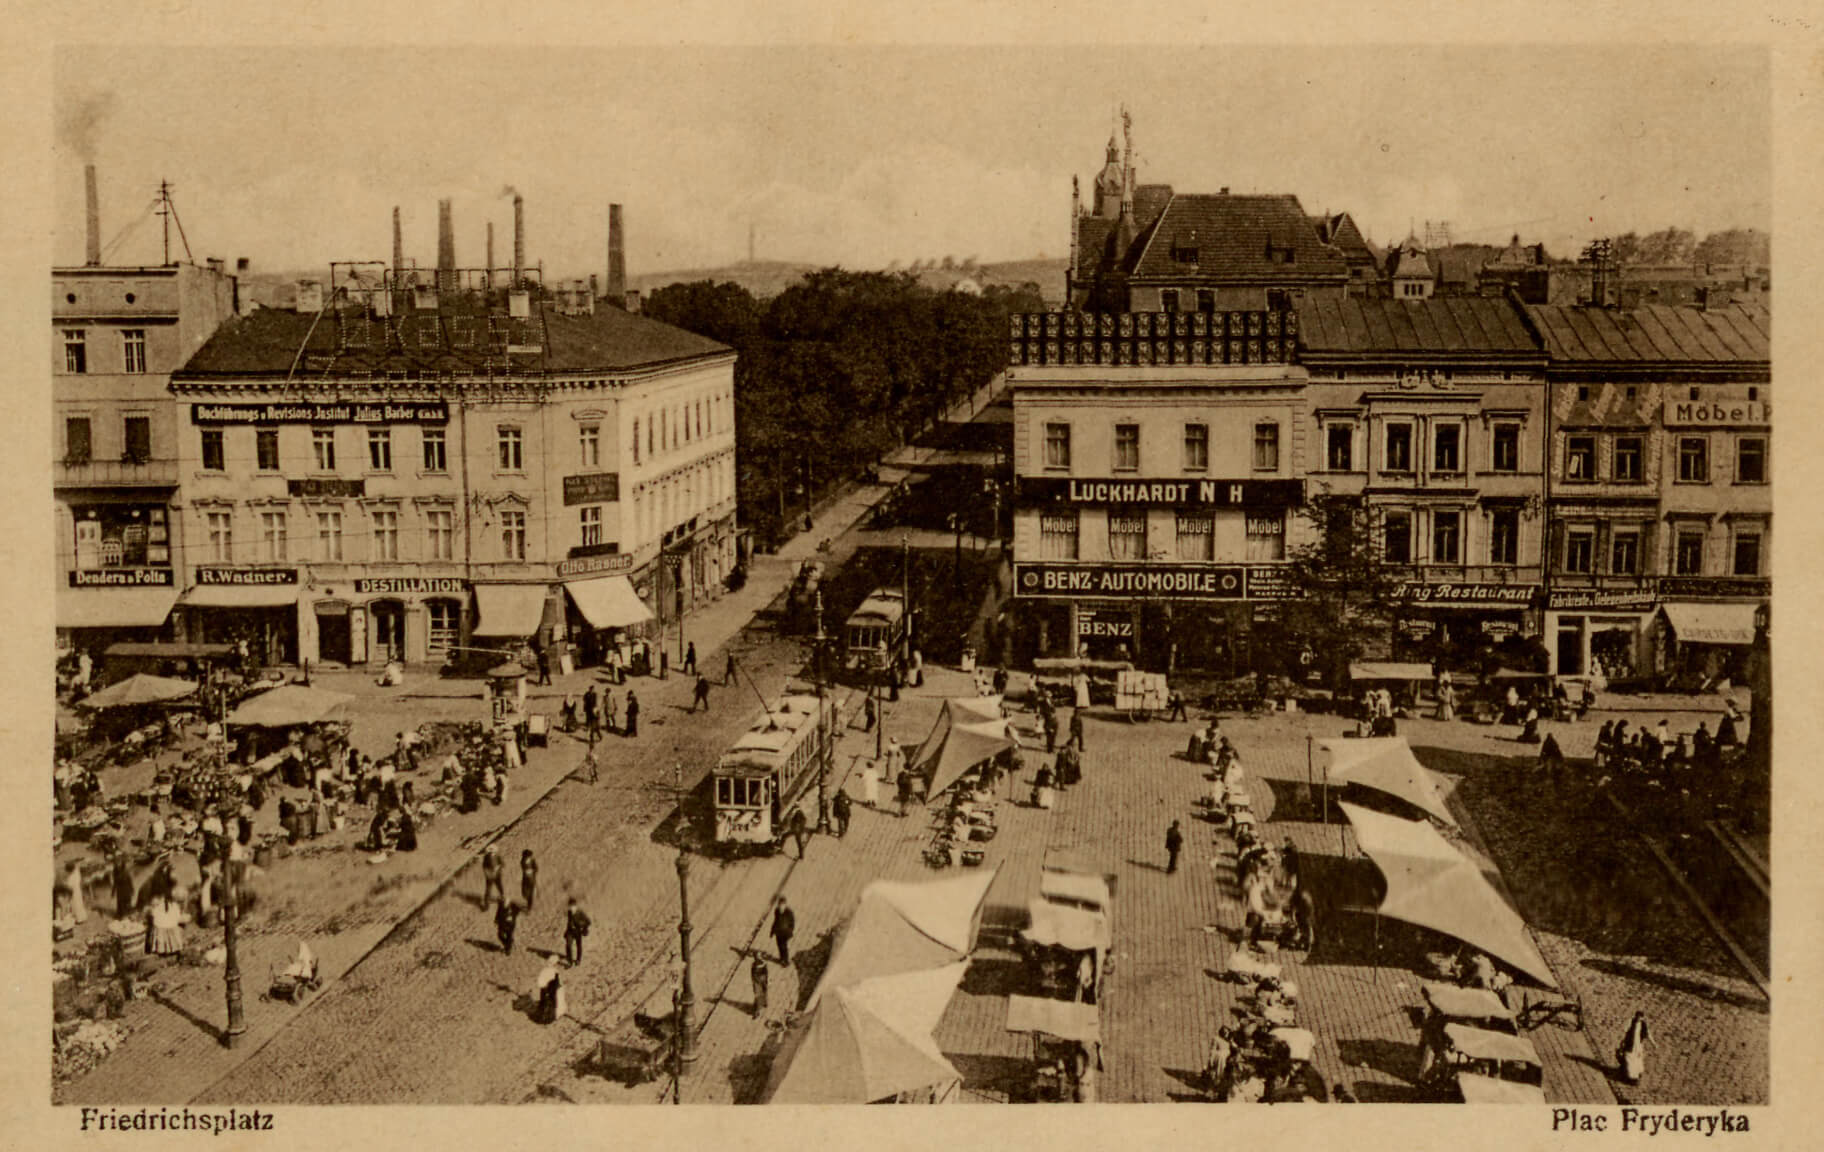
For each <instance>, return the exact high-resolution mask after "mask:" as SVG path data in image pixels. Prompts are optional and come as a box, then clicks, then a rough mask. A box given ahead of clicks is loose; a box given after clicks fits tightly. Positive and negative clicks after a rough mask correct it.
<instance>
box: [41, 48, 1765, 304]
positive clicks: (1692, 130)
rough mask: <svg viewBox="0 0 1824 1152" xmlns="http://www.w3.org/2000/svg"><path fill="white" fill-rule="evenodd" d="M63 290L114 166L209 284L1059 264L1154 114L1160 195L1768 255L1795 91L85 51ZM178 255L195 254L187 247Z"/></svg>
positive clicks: (1091, 66)
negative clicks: (443, 201) (1670, 231)
mask: <svg viewBox="0 0 1824 1152" xmlns="http://www.w3.org/2000/svg"><path fill="white" fill-rule="evenodd" d="M53 68H54V91H53V112H54V118H55V123H56V137H55V140H56V143H55V154H54V166H53V172H54V180H55V185H54V195H55V198H56V212H55V223H56V235H55V237H54V254H55V258H56V260H57V262H58V263H60V264H62V263H80V262H81V259H82V247H83V222H82V164H83V162H84V161H85V159H92V160H93V161H94V162H95V163H96V164H97V165H98V170H99V182H100V200H101V212H102V240H103V243H104V245H105V246H109V248H108V251H107V253H106V255H107V262H108V263H156V262H158V261H159V260H160V259H161V253H160V232H159V226H158V225H159V221H158V220H157V219H156V218H155V217H152V216H149V215H148V213H147V209H148V208H149V206H150V205H151V203H152V201H153V198H154V195H155V191H156V189H157V186H158V183H159V181H160V180H169V181H170V183H171V185H172V187H173V190H174V191H173V198H174V200H175V202H176V204H177V210H178V217H179V219H180V220H181V221H182V224H183V228H184V232H185V234H186V235H187V236H188V239H189V244H190V250H191V252H192V254H193V255H194V256H195V258H196V259H198V260H201V259H203V258H205V257H209V256H217V257H221V258H224V259H226V260H228V261H230V263H232V261H233V260H234V259H236V258H238V257H247V258H250V259H251V260H252V262H253V266H254V269H255V271H259V270H281V269H283V270H293V271H296V270H306V271H308V270H316V271H322V270H324V269H326V267H327V265H328V263H329V262H330V261H332V260H357V259H377V260H385V259H388V258H389V257H390V254H391V246H392V241H391V218H392V209H393V207H394V206H395V205H398V206H399V207H401V209H402V211H403V225H404V230H405V238H406V252H407V255H408V256H410V257H415V258H416V259H417V260H418V261H419V262H420V263H421V264H430V263H433V262H434V259H435V255H436V228H437V201H438V199H440V198H446V197H447V198H450V199H451V200H453V202H454V204H453V212H454V219H455V229H456V255H457V262H458V264H460V265H463V266H478V265H480V264H482V263H483V249H484V246H485V242H484V235H485V229H486V222H487V221H490V220H491V221H493V222H494V226H495V233H496V238H495V244H496V253H497V256H496V258H497V261H498V262H500V263H503V264H505V263H508V262H510V260H511V250H512V239H511V236H512V207H511V202H510V199H509V198H508V195H509V193H508V189H509V188H512V189H517V190H518V191H519V192H520V193H521V194H522V195H523V196H524V197H525V202H526V222H527V223H526V231H527V249H528V258H529V260H530V261H531V262H533V263H537V262H540V261H542V262H543V264H544V265H545V268H546V270H547V274H548V275H550V276H558V277H567V276H582V275H587V274H589V273H590V272H601V271H605V267H606V237H607V205H608V204H609V203H610V202H617V203H620V204H623V205H624V206H625V207H624V212H625V217H626V230H627V260H628V269H629V272H630V273H632V274H636V275H637V274H643V273H650V272H659V271H672V270H682V269H690V268H699V267H712V266H716V265H720V264H725V263H731V262H735V261H738V260H741V259H743V258H745V256H746V254H747V245H748V235H749V228H750V226H751V227H752V229H753V232H754V236H755V246H756V252H757V254H758V256H759V257H760V258H761V259H776V260H790V261H800V262H806V263H816V264H832V263H841V264H844V265H846V266H849V267H879V266H883V265H885V264H887V263H888V262H890V261H902V262H905V261H910V260H914V259H931V258H936V257H943V256H946V255H950V256H954V257H956V258H958V259H963V258H966V257H972V256H973V257H976V258H978V259H980V260H983V261H998V260H1012V259H1027V258H1034V257H1058V256H1063V255H1066V254H1067V252H1068V245H1069V211H1070V186H1071V177H1072V176H1073V175H1075V176H1078V177H1080V178H1081V179H1082V182H1083V187H1084V189H1085V197H1086V199H1087V195H1088V189H1089V186H1090V183H1091V181H1092V180H1093V178H1094V175H1095V173H1096V171H1097V170H1098V169H1099V168H1100V166H1101V164H1102V159H1103V150H1104V147H1105V145H1106V143H1107V140H1108V138H1109V135H1110V133H1111V130H1113V129H1114V128H1115V127H1116V126H1117V123H1118V109H1119V108H1120V107H1121V106H1123V105H1125V106H1126V107H1127V108H1128V109H1129V110H1130V112H1131V115H1132V120H1133V131H1134V141H1135V153H1136V161H1137V166H1138V170H1139V179H1140V180H1141V181H1142V182H1145V183H1168V184H1171V185H1172V186H1173V187H1175V188H1176V189H1178V190H1179V191H1184V192H1214V191H1216V190H1217V189H1218V188H1220V187H1223V186H1227V187H1229V188H1231V189H1232V190H1233V191H1235V192H1274V193H1292V194H1295V195H1297V196H1298V197H1299V198H1300V200H1301V202H1302V203H1303V205H1304V207H1305V209H1306V210H1307V211H1308V212H1310V213H1314V214H1315V213H1317V212H1324V211H1328V212H1338V211H1348V212H1350V213H1352V214H1353V215H1354V217H1355V218H1356V220H1357V222H1358V223H1360V224H1361V225H1362V226H1363V228H1364V230H1365V231H1366V232H1367V234H1368V236H1369V238H1370V239H1371V240H1373V241H1375V242H1376V243H1379V244H1389V243H1393V242H1395V241H1398V240H1400V239H1401V238H1403V237H1404V236H1405V235H1406V234H1407V233H1408V231H1409V230H1411V229H1415V228H1416V229H1418V230H1419V231H1420V232H1423V229H1424V223H1425V222H1426V221H1427V220H1430V221H1449V222H1450V225H1451V232H1452V235H1453V236H1454V237H1455V238H1456V239H1458V240H1460V241H1470V242H1485V243H1504V242H1505V241H1506V240H1507V239H1508V237H1509V236H1510V235H1512V234H1515V233H1518V234H1519V235H1520V236H1521V237H1522V239H1524V240H1526V241H1529V242H1532V241H1542V242H1544V243H1545V244H1547V246H1548V248H1549V249H1550V250H1551V251H1552V252H1553V254H1554V255H1575V254H1576V251H1577V250H1578V249H1580V248H1581V246H1582V245H1583V244H1584V243H1585V242H1587V241H1588V240H1590V239H1592V238H1594V237H1596V236H1600V235H1613V234H1618V233H1621V232H1626V231H1637V232H1647V231H1653V230H1657V229H1661V228H1665V227H1669V226H1673V225H1677V226H1681V227H1687V228H1691V229H1694V230H1695V231H1696V232H1697V233H1698V235H1699V236H1700V237H1701V236H1702V235H1703V234H1704V233H1706V232H1709V231H1712V230H1716V229H1721V228H1729V227H1754V228H1761V229H1767V228H1768V227H1769V223H1770V220H1771V183H1772V127H1771V103H1772V97H1771V87H1770V83H1771V81H1770V73H1769V66H1768V60H1767V56H1766V53H1765V51H1764V50H1763V49H1760V48H1757V47H1753V46H1746V47H1740V48H1735V47H1715V46H1710V47H1703V48H1685V47H1653V46H1642V47H1627V48H1621V47H1613V46H1607V47H1593V46H1592V47H1528V46H1516V45H1511V44H1510V45H1504V46H1489V47H1471V46H1449V47H1441V46H1432V47H1413V48H1402V47H1387V46H1380V47H1359V48H1324V47H1284V48H1276V47H1236V46H1220V47H1218V46H1211V47H1190V48H1184V49H1170V48H1162V47H1156V46H1155V47H1135V48H1110V47H1095V46H1088V47H1072V46H1056V45H1052V46H1042V47H1033V48H1005V47H997V48H939V47H910V46H908V47H853V48H842V47H830V46H823V47H753V48H711V47H675V48H666V47H651V46H641V47H627V48H622V49H609V48H588V49H577V50H563V49H530V48H517V47H515V48H502V47H488V48H465V47H452V48H421V47H411V48H375V49H369V48H342V47H320V48H296V49H291V48H286V49H276V48H275V49H271V50H260V49H246V48H235V49H219V48H195V49H187V48H175V47H157V48H155V49H148V48H143V47H140V48H136V47H133V46H131V45H122V46H118V47H83V48H72V47H64V48H61V49H59V50H58V52H57V54H56V56H55V57H54V65H53ZM173 244H174V246H175V245H177V239H176V234H175V231H174V232H173Z"/></svg>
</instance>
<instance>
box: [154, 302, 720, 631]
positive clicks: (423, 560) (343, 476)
mask: <svg viewBox="0 0 1824 1152" xmlns="http://www.w3.org/2000/svg"><path fill="white" fill-rule="evenodd" d="M490 275H491V270H490ZM437 277H438V278H437V280H436V281H435V282H429V283H427V282H424V280H423V279H422V278H421V277H419V276H416V275H414V274H412V273H410V272H404V273H398V272H395V273H388V274H385V275H383V276H382V277H380V278H379V279H377V280H373V279H370V280H367V281H362V280H358V279H351V280H346V281H345V282H343V283H341V284H338V283H337V272H336V271H335V270H334V269H332V273H331V279H330V286H329V290H328V291H327V293H325V292H324V290H323V288H322V286H321V284H315V285H313V284H310V283H306V284H303V285H301V286H300V290H299V293H298V301H299V303H298V306H297V307H296V308H295V309H266V310H261V311H259V312H256V313H253V314H252V315H249V316H246V317H244V318H241V319H239V320H236V321H234V322H231V323H230V324H228V325H226V326H225V327H224V328H223V329H222V330H221V331H220V332H218V333H217V334H216V336H215V338H214V339H212V340H211V341H210V342H209V343H208V344H207V345H205V346H204V348H203V349H202V350H201V351H200V352H199V353H198V354H197V355H196V356H195V357H193V358H192V359H191V361H190V362H189V364H187V365H186V366H185V367H184V368H183V370H181V371H180V372H178V373H177V374H175V375H174V377H173V379H172V384H171V387H172V391H173V393H174V395H175V397H176V413H177V421H176V423H177V428H178V442H179V445H180V450H179V461H178V470H179V473H180V475H181V479H182V497H183V498H182V500H181V506H180V507H179V508H178V509H177V510H176V515H177V517H178V518H179V519H180V520H181V522H182V525H183V529H184V531H185V532H186V533H187V534H188V538H189V539H191V540H192V541H194V545H195V546H194V547H193V549H192V552H193V558H194V562H193V563H192V565H191V568H190V579H189V582H188V584H187V586H186V588H185V590H184V593H183V596H182V598H181V601H180V604H179V625H180V628H181V629H182V631H183V633H184V635H185V638H187V639H192V640H205V641H214V640H240V639H246V640H248V641H249V642H250V644H251V645H252V646H253V647H254V648H255V650H256V652H257V653H258V654H259V655H260V656H261V657H262V658H264V659H267V660H270V661H273V662H291V661H300V660H302V661H311V662H328V663H336V664H357V665H358V664H375V663H382V662H387V661H401V662H405V663H426V662H429V663H440V662H443V661H446V660H453V659H458V658H460V657H461V656H462V655H463V654H464V653H473V654H476V655H478V656H481V657H486V656H487V654H488V651H489V650H509V649H515V648H517V647H518V646H519V645H520V644H524V643H528V642H529V643H530V644H532V645H533V646H534V647H543V646H545V645H548V644H551V643H553V642H558V641H570V642H572V643H574V644H575V645H576V646H577V654H578V656H579V657H580V658H581V659H584V660H590V659H596V658H599V657H600V656H601V655H602V653H603V651H604V650H605V648H606V647H608V646H611V645H617V644H624V643H627V642H629V641H631V640H633V639H637V638H642V637H644V638H653V639H656V638H658V633H659V629H660V628H661V627H662V626H664V625H666V624H669V623H670V622H672V621H674V620H676V619H678V618H679V615H680V613H681V612H682V611H685V610H688V608H689V607H690V606H691V605H692V604H693V603H695V602H696V601H697V600H698V599H700V598H703V597H706V596H712V595H715V594H717V593H718V592H719V591H720V589H721V586H722V581H723V580H724V578H725V577H726V576H727V575H728V573H729V572H730V571H731V570H732V568H733V566H734V510H735V490H734V479H733V477H734V398H733V361H734V355H733V353H732V352H731V351H730V350H728V349H727V348H725V347H723V346H722V345H719V344H716V343H714V342H713V341H709V340H705V339H703V338H701V337H697V336H694V335H692V334H690V333H686V332H682V331H680V330H678V329H674V328H671V327H669V326H667V325H663V324H659V323H656V322H654V321H649V320H645V319H643V318H641V317H637V316H633V315H631V314H629V313H627V312H625V311H623V310H621V309H619V308H614V307H608V306H603V307H600V308H598V307H596V302H595V298H594V295H593V293H592V292H590V291H588V290H587V288H586V286H583V287H581V288H580V290H570V289H565V290H562V291H551V292H548V291H546V290H544V289H543V288H541V287H540V286H539V285H537V284H536V283H535V282H533V281H532V279H531V278H530V277H529V276H528V277H526V278H525V279H522V280H520V281H519V282H518V283H519V286H518V287H516V288H511V289H500V288H492V287H487V285H488V284H489V283H490V282H491V280H490V278H489V276H488V275H471V274H468V273H465V272H462V271H460V270H455V269H442V270H440V271H439V272H438V274H437Z"/></svg>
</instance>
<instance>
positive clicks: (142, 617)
mask: <svg viewBox="0 0 1824 1152" xmlns="http://www.w3.org/2000/svg"><path fill="white" fill-rule="evenodd" d="M176 603H177V589H175V588H59V589H57V627H59V628H156V627H158V626H159V625H160V624H163V623H164V622H165V617H167V616H169V615H171V606H172V605H173V604H176Z"/></svg>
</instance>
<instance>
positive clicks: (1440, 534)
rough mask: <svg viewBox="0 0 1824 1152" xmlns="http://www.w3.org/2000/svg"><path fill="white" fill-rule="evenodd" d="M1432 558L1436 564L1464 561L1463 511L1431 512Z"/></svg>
mask: <svg viewBox="0 0 1824 1152" xmlns="http://www.w3.org/2000/svg"><path fill="white" fill-rule="evenodd" d="M1431 559H1432V562H1433V563H1436V564H1461V563H1462V562H1463V513H1461V512H1445V511H1436V512H1433V513H1432V514H1431Z"/></svg>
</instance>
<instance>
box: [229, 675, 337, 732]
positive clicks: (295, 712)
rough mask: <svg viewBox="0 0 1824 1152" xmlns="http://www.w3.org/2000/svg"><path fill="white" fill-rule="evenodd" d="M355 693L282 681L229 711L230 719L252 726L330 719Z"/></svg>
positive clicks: (291, 725) (290, 725)
mask: <svg viewBox="0 0 1824 1152" xmlns="http://www.w3.org/2000/svg"><path fill="white" fill-rule="evenodd" d="M350 699H352V697H349V696H344V695H342V693H340V692H326V691H324V690H323V689H321V688H312V687H310V686H308V685H305V684H281V685H279V686H278V687H277V688H271V689H268V690H267V691H265V692H262V693H260V694H259V695H258V696H254V697H251V698H249V699H247V700H245V701H243V702H242V703H241V706H240V707H238V708H236V709H235V710H234V711H232V712H230V713H228V719H227V723H228V724H230V725H236V724H238V725H242V726H244V727H249V728H291V727H295V726H296V725H299V724H316V723H319V722H321V721H324V720H327V719H329V718H330V716H332V715H333V714H334V713H335V712H336V711H338V710H339V709H340V708H341V707H342V706H343V705H345V704H347V703H348V702H349V700H350Z"/></svg>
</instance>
